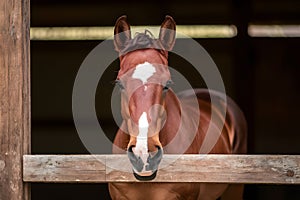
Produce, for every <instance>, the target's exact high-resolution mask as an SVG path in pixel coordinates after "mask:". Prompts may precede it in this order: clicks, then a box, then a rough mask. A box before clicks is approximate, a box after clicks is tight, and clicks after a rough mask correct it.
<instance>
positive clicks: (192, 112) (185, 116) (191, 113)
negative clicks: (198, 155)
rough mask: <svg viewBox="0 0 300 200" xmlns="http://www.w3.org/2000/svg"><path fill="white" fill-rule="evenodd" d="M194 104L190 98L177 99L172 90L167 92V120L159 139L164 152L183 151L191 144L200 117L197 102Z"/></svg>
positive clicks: (196, 132)
mask: <svg viewBox="0 0 300 200" xmlns="http://www.w3.org/2000/svg"><path fill="white" fill-rule="evenodd" d="M195 100H196V101H197V99H195ZM196 104H197V105H195V103H193V102H191V101H190V99H179V98H178V97H177V96H176V95H175V93H174V92H173V91H172V90H170V91H169V92H168V94H167V96H166V112H167V120H166V122H165V124H164V127H163V128H162V130H161V132H160V141H161V143H162V145H163V146H164V151H165V152H166V153H185V152H186V151H187V149H188V147H189V146H191V145H192V143H193V141H194V138H195V137H196V135H197V134H198V125H199V119H200V113H199V112H200V111H199V107H198V103H196ZM195 151H197V150H195Z"/></svg>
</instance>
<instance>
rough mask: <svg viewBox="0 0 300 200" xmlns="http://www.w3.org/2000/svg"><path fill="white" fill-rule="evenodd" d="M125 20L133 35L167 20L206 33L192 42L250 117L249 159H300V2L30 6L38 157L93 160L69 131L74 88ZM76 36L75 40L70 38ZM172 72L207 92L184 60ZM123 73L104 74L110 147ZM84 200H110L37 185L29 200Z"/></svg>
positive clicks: (277, 190) (38, 0) (57, 1)
mask: <svg viewBox="0 0 300 200" xmlns="http://www.w3.org/2000/svg"><path fill="white" fill-rule="evenodd" d="M123 14H126V15H127V16H128V20H129V22H130V24H131V25H135V26H140V25H156V26H157V25H160V24H161V22H162V21H163V19H164V16H165V15H166V14H169V15H171V16H172V17H173V18H174V19H175V21H176V22H177V24H178V25H186V26H184V27H185V28H190V29H192V30H193V27H194V28H195V26H193V25H208V26H202V28H200V30H199V29H196V28H195V30H194V32H193V34H192V33H191V34H192V35H191V37H194V39H195V40H196V41H197V42H199V43H200V44H201V45H202V46H203V47H204V48H205V49H206V50H207V52H208V53H209V54H210V56H211V57H212V58H213V60H214V61H215V63H216V65H217V66H218V68H219V71H220V73H221V75H222V77H223V80H224V84H225V87H226V91H227V94H228V95H229V96H231V97H232V98H233V99H234V100H235V101H236V102H237V103H238V105H240V107H241V108H242V110H243V111H244V113H245V115H246V118H247V121H248V125H249V134H248V146H249V154H300V134H299V133H300V132H299V129H298V123H299V120H300V118H299V111H300V106H299V102H300V93H299V89H300V79H299V77H298V76H299V74H300V59H299V52H300V1H299V0H285V1H281V0H243V1H240V0H201V1H193V0H185V1H179V0H173V1H158V0H152V1H146V2H142V1H137V0H131V1H120V0H114V1H98V0H82V1H79V0H72V1H71V0H31V27H32V30H31V81H32V86H31V87H32V154H89V152H88V151H87V150H86V149H85V147H84V146H83V144H82V143H81V141H80V139H79V137H78V135H77V132H76V129H75V126H74V123H73V118H72V88H73V84H74V80H75V77H76V74H77V71H78V69H79V67H80V65H81V63H82V62H83V60H84V59H85V57H86V56H87V55H88V54H89V52H90V51H91V50H92V49H93V48H95V47H96V46H97V45H98V44H99V43H100V42H101V41H102V40H104V39H105V38H106V37H112V36H113V32H112V29H111V28H112V26H114V23H115V21H116V19H117V18H118V17H119V16H121V15H123ZM49 27H68V28H69V29H64V31H60V32H59V29H55V28H54V29H53V28H52V29H49ZM89 27H98V29H97V30H98V36H96V37H95V36H88V35H86V34H83V35H79V36H78V37H76V33H78V34H79V33H80V31H78V30H79V29H78V28H80V30H81V32H85V31H84V30H87V29H88V28H89ZM37 28H40V29H37ZM70 28H75V29H76V28H77V29H76V30H77V31H75V33H74V31H73V32H72V33H70V34H69V35H68V34H67V33H68V30H70ZM107 28H108V32H107ZM190 29H189V30H190ZM211 29H212V30H213V31H211ZM223 29H225V31H224V30H223ZM82 30H83V31H82ZM99 30H100V31H99ZM105 30H106V32H105ZM110 30H111V32H110ZM197 30H198V32H199V34H197V33H198V32H197ZM38 31H40V32H38ZM55 31H58V32H59V33H56V32H55ZM205 31H207V32H205ZM104 32H105V34H104ZM73 33H74V34H75V36H74V34H73ZM72 34H73V35H72ZM96 35H97V34H96ZM178 40H180V39H178ZM112 45H113V43H112ZM169 62H170V66H172V67H174V68H175V69H177V70H178V71H180V72H181V73H182V74H183V75H184V76H185V77H186V79H187V80H189V81H190V83H191V85H192V86H193V87H204V86H205V84H204V83H203V81H202V79H201V76H200V75H199V76H197V75H195V73H194V71H193V68H192V66H190V65H189V63H188V62H186V61H185V60H184V59H182V58H180V57H179V56H176V55H174V54H171V55H170V61H169ZM118 65H119V63H118V60H115V61H114V62H113V63H112V64H111V65H110V66H109V67H108V68H107V70H106V71H105V73H104V75H103V76H102V78H101V80H100V82H99V85H98V89H97V93H96V109H97V114H98V118H99V122H100V123H101V125H102V127H103V129H104V131H105V133H106V135H107V136H108V137H109V138H110V139H111V140H112V139H113V138H114V135H115V133H116V131H117V128H118V127H117V126H116V124H115V122H114V120H113V119H112V115H111V111H110V98H111V93H112V89H113V87H114V85H113V81H114V80H115V78H116V75H117V73H116V72H117V71H118ZM262 176H263V175H262ZM83 198H85V199H91V200H92V199H110V198H109V195H108V189H107V185H106V184H38V183H34V184H32V199H33V200H47V199H49V200H50V199H57V200H60V199H72V200H77V199H83ZM244 199H249V200H250V199H251V200H252V199H255V200H260V199H274V200H277V199H278V200H279V199H284V200H286V199H300V186H292V185H288V186H282V185H246V189H245V194H244Z"/></svg>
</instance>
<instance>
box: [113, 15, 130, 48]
mask: <svg viewBox="0 0 300 200" xmlns="http://www.w3.org/2000/svg"><path fill="white" fill-rule="evenodd" d="M122 32H123V33H122ZM130 39H131V31H130V25H129V24H128V22H127V16H126V15H123V16H121V17H119V19H118V20H117V21H116V24H115V30H114V44H115V49H116V50H117V51H118V52H120V51H121V50H122V49H123V48H124V47H125V45H126V43H127V42H128V41H129V40H130Z"/></svg>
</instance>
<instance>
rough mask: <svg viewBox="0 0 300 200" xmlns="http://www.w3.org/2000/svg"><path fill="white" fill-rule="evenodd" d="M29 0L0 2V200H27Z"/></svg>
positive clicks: (28, 151) (2, 0)
mask: <svg viewBox="0 0 300 200" xmlns="http://www.w3.org/2000/svg"><path fill="white" fill-rule="evenodd" d="M29 10H30V9H29V0H1V1H0V199H1V200H27V199H30V194H29V191H30V190H29V186H28V184H24V183H23V181H22V158H23V155H24V154H28V153H30V91H29V88H30V80H29V73H30V68H29V53H30V52H29V26H30V24H29Z"/></svg>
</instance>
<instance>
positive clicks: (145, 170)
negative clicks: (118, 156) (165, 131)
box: [127, 146, 163, 181]
mask: <svg viewBox="0 0 300 200" xmlns="http://www.w3.org/2000/svg"><path fill="white" fill-rule="evenodd" d="M133 147H134V146H131V147H129V148H128V152H127V154H128V158H129V160H130V163H131V164H132V167H133V175H134V176H135V178H136V179H137V180H140V181H150V180H153V179H154V178H155V177H156V174H157V170H158V166H159V163H160V161H161V159H162V156H163V149H162V147H160V146H157V152H156V153H155V154H154V155H153V154H149V155H148V158H147V161H146V163H145V162H144V161H143V159H142V158H141V157H139V156H136V155H135V154H134V152H133V150H132V148H133Z"/></svg>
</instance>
